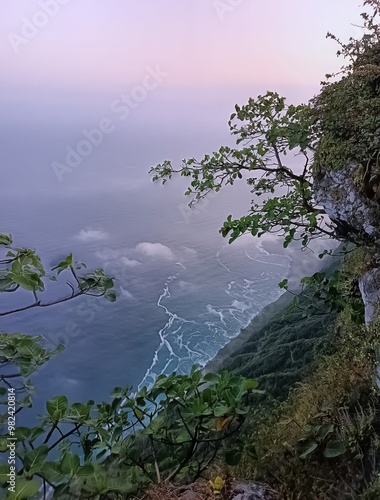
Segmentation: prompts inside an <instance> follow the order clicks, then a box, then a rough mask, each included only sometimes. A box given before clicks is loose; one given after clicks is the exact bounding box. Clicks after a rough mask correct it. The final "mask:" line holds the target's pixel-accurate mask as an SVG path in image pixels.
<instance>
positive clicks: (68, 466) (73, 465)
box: [61, 451, 80, 476]
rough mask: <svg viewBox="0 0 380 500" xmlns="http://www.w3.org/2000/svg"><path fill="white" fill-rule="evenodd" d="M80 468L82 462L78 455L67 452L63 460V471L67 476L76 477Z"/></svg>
mask: <svg viewBox="0 0 380 500" xmlns="http://www.w3.org/2000/svg"><path fill="white" fill-rule="evenodd" d="M79 467H80V460H79V457H78V456H77V455H75V454H74V453H72V452H71V451H66V452H65V453H64V455H63V457H62V460H61V471H62V472H63V473H65V474H70V475H71V476H74V475H75V473H76V472H77V470H78V469H79Z"/></svg>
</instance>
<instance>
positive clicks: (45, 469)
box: [41, 462, 69, 485]
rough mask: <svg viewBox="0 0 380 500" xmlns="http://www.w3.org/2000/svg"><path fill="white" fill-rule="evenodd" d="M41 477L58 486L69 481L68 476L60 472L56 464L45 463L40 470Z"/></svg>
mask: <svg viewBox="0 0 380 500" xmlns="http://www.w3.org/2000/svg"><path fill="white" fill-rule="evenodd" d="M41 475H42V476H43V477H44V478H45V479H46V480H47V481H49V483H53V484H55V485H58V484H60V483H63V482H64V481H67V480H68V479H69V477H68V475H67V474H65V473H64V472H62V471H61V467H60V465H59V463H57V462H45V463H44V465H43V466H42V469H41Z"/></svg>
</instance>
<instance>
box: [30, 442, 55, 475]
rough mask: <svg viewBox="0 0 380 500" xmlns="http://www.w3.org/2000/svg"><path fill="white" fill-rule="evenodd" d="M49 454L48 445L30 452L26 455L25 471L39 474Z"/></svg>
mask: <svg viewBox="0 0 380 500" xmlns="http://www.w3.org/2000/svg"><path fill="white" fill-rule="evenodd" d="M48 453H49V448H48V447H47V446H46V445H42V446H39V447H38V448H36V449H34V450H32V451H28V453H26V454H25V455H24V467H25V469H26V470H27V471H28V472H30V473H32V472H38V471H39V470H40V469H41V468H42V466H43V464H44V463H45V458H46V457H47V455H48Z"/></svg>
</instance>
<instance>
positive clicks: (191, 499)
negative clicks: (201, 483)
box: [181, 490, 199, 500]
mask: <svg viewBox="0 0 380 500" xmlns="http://www.w3.org/2000/svg"><path fill="white" fill-rule="evenodd" d="M181 500H199V494H198V493H197V492H195V491H192V490H187V491H185V492H184V493H182V495H181Z"/></svg>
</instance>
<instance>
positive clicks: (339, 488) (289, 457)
mask: <svg viewBox="0 0 380 500" xmlns="http://www.w3.org/2000/svg"><path fill="white" fill-rule="evenodd" d="M366 266H367V254H366V250H364V249H360V250H357V251H355V252H353V253H352V254H351V255H350V256H349V257H348V258H347V259H346V261H345V263H344V265H343V270H344V271H346V272H347V273H348V274H347V275H348V279H347V280H346V281H345V282H344V284H343V286H342V289H341V291H340V292H341V293H342V295H344V296H346V298H347V299H348V300H347V302H346V307H345V308H344V309H343V310H342V311H341V312H340V313H339V314H334V315H333V316H330V315H328V314H327V315H325V317H324V316H323V315H321V316H320V318H319V320H318V319H317V318H318V317H317V318H316V317H314V315H313V311H312V310H311V311H310V312H311V317H308V318H302V317H301V316H299V315H297V314H296V313H294V311H293V312H292V309H291V308H290V309H289V308H287V309H286V310H285V311H284V314H283V315H279V316H278V317H277V318H275V319H274V320H273V321H272V322H271V323H270V324H269V325H268V328H267V330H265V329H264V330H263V331H261V332H259V333H260V335H261V336H262V337H263V338H260V335H257V336H256V337H255V339H250V340H249V341H248V342H247V343H246V345H244V346H243V347H242V349H241V352H240V353H238V354H237V356H235V357H234V358H231V359H230V360H229V361H228V363H229V364H230V366H232V367H233V366H235V370H237V371H238V372H239V373H248V371H249V373H252V374H255V375H254V376H259V377H258V378H259V379H261V380H262V381H264V383H266V384H267V386H268V390H269V392H270V393H271V394H272V395H273V396H276V395H280V396H281V395H284V394H285V393H286V391H288V390H289V388H290V382H291V380H292V378H293V379H296V378H297V377H298V376H300V377H301V375H302V374H303V376H302V381H300V382H299V383H298V384H296V385H293V386H292V387H291V388H290V392H289V395H288V397H287V398H286V399H285V400H284V401H282V402H278V401H275V400H272V401H270V402H267V405H266V407H265V406H264V407H262V408H259V409H258V410H257V411H256V412H255V414H254V415H253V416H252V417H251V418H250V419H249V421H248V422H247V425H246V428H245V436H244V441H245V447H244V451H243V458H242V461H241V462H240V465H239V466H238V467H237V468H236V469H235V470H234V471H233V472H234V473H235V474H236V475H237V476H239V477H242V478H247V479H250V480H252V479H254V480H258V481H262V482H265V483H267V484H270V486H271V487H272V488H274V489H275V490H276V491H278V493H279V497H280V498H284V499H310V500H314V499H316V500H318V499H321V500H322V499H323V500H329V499H331V500H332V499H334V500H336V499H338V500H340V499H357V498H362V499H367V500H376V499H379V498H380V476H379V473H378V470H379V464H380V394H379V391H378V389H377V388H376V385H375V384H374V378H375V377H376V376H377V372H376V370H377V364H378V354H379V348H380V321H377V322H376V323H374V324H372V325H371V327H366V326H365V325H364V324H363V323H361V324H360V321H359V320H358V316H355V315H353V314H352V313H353V309H352V307H353V304H355V303H356V302H357V278H358V276H359V275H360V274H361V273H362V271H363V269H364V268H365V267H366ZM305 300H307V298H306V299H305ZM315 306H316V307H318V304H317V303H316V304H315ZM289 312H290V314H289ZM293 314H295V315H294V316H293ZM313 317H314V320H313ZM297 318H298V319H297ZM353 318H355V320H353ZM294 321H298V323H297V324H295V323H294V324H293V323H292V322H294ZM276 327H278V328H279V329H278V330H277V333H278V335H279V338H277V339H276ZM302 334H303V335H304V339H302ZM297 337H298V338H297ZM255 340H256V342H255ZM302 340H304V342H302ZM297 341H298V343H299V345H300V346H301V349H300V353H299V355H298V356H297V357H296V356H295V355H294V353H293V358H294V359H293V360H291V363H290V362H289V360H288V364H287V365H286V366H287V369H285V370H282V372H281V374H280V376H279V378H277V379H276V372H275V369H276V367H277V366H281V363H282V361H281V360H279V358H280V357H282V359H284V357H283V356H285V353H286V352H287V353H288V356H289V346H294V345H297V343H296V344H294V342H297ZM270 342H273V349H272V350H271V349H270ZM317 346H318V349H317ZM249 350H250V352H249ZM262 352H264V353H266V356H265V357H264V361H262V363H261V364H260V363H259V358H260V356H261V353H262ZM296 352H297V351H296ZM302 352H303V353H304V357H303V358H302ZM249 359H251V361H250V362H249V361H248V360H249ZM296 360H297V361H296ZM310 360H311V363H309V361H310ZM239 361H240V362H241V365H240V366H239ZM294 361H296V362H294ZM302 361H303V363H302ZM278 363H280V365H279V364H278ZM263 367H264V368H265V372H264V371H263ZM260 370H261V371H260ZM283 374H285V375H286V377H285V378H284V380H285V382H286V385H285V386H283V387H281V386H280V385H279V384H278V381H280V380H282V379H281V377H282V376H283ZM274 380H276V382H277V383H273V381H274ZM299 380H301V379H299Z"/></svg>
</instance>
